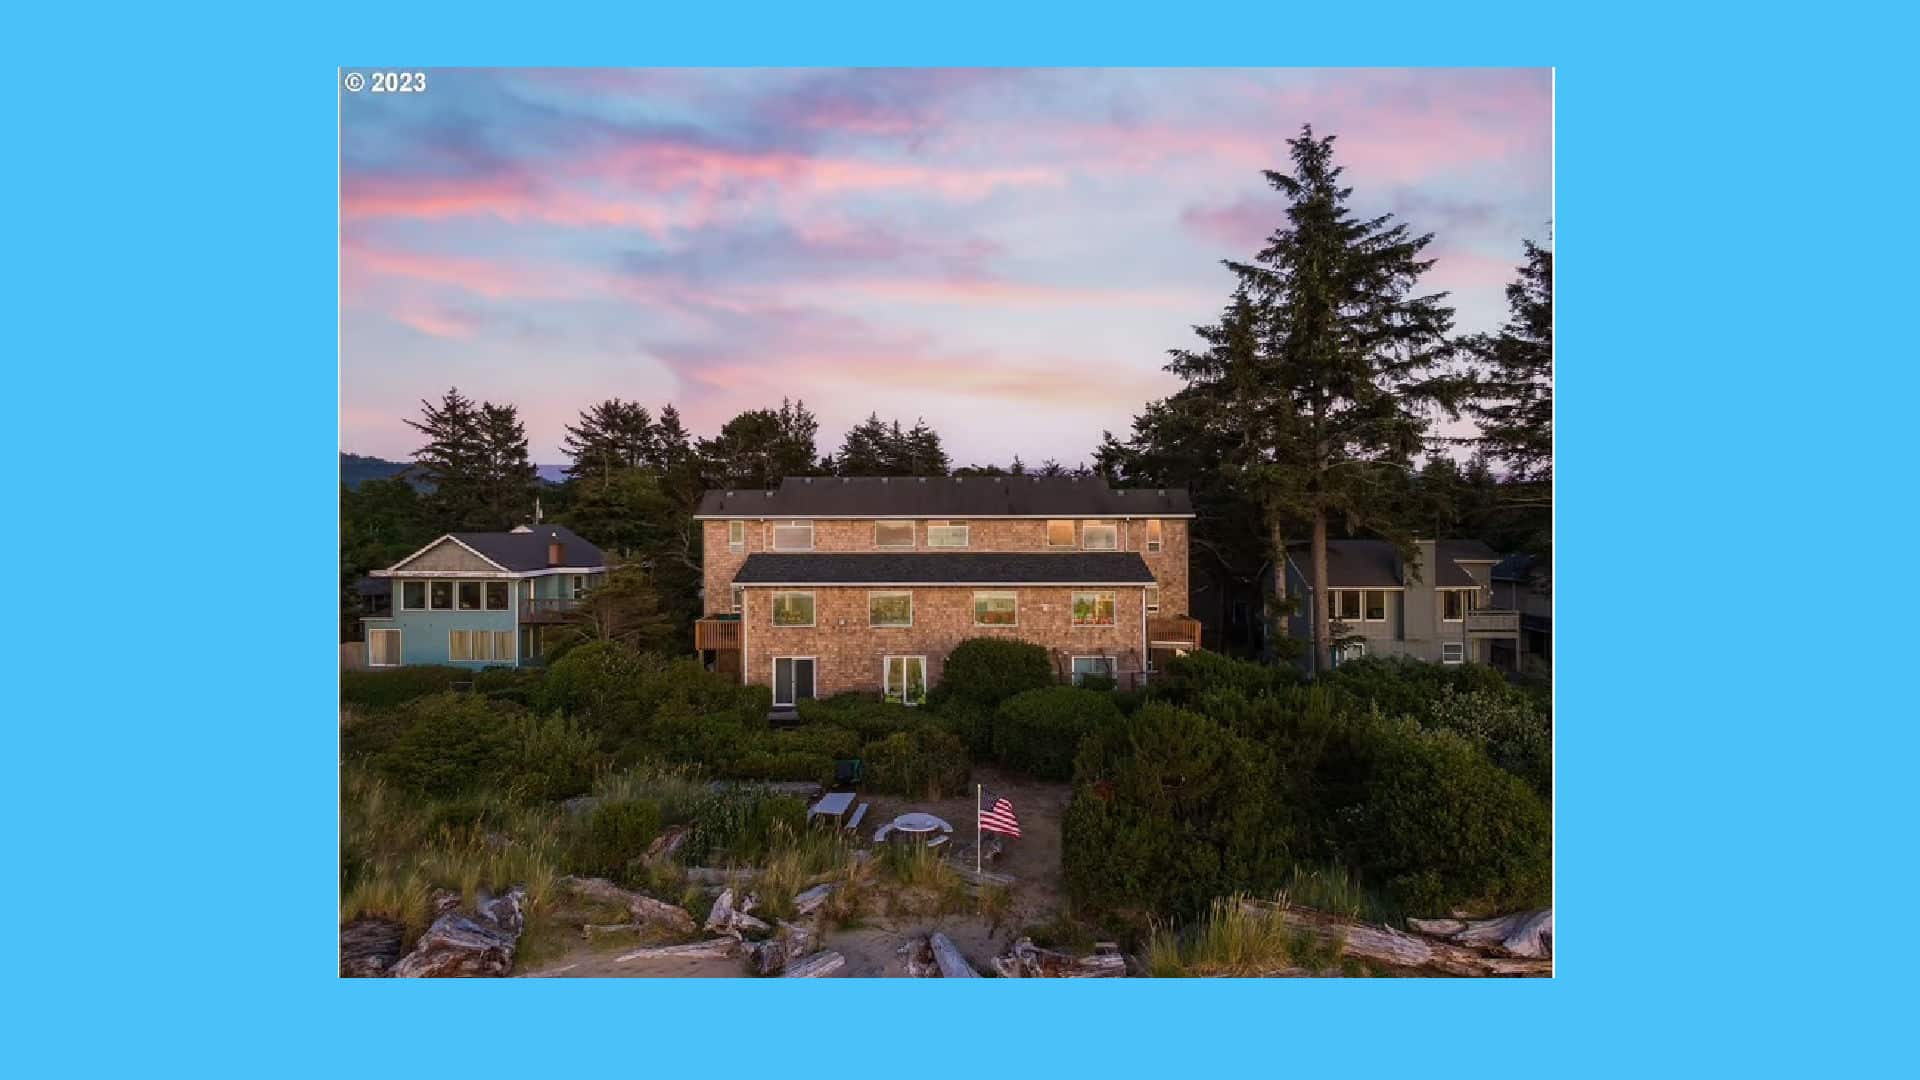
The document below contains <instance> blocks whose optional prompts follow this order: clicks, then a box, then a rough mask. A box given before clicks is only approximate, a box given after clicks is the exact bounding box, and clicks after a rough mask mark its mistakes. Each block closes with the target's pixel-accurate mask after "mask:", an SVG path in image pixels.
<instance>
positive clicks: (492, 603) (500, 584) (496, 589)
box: [486, 581, 513, 611]
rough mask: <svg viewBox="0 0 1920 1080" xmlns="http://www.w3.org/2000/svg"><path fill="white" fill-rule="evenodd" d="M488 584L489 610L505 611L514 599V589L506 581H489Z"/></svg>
mask: <svg viewBox="0 0 1920 1080" xmlns="http://www.w3.org/2000/svg"><path fill="white" fill-rule="evenodd" d="M486 584H487V610H488V611H505V610H507V607H508V604H509V601H511V600H512V599H513V588H512V586H511V585H509V584H508V583H507V582H504V581H489V582H487V583H486Z"/></svg>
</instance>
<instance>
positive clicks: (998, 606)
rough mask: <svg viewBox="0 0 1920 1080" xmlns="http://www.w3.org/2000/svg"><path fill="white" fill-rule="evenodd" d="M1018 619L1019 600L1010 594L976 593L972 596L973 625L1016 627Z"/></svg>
mask: <svg viewBox="0 0 1920 1080" xmlns="http://www.w3.org/2000/svg"><path fill="white" fill-rule="evenodd" d="M1019 619H1020V600H1019V598H1018V597H1017V596H1015V595H1014V594H1013V593H1010V592H977V593H974V594H973V624H974V625H975V626H1017V625H1019Z"/></svg>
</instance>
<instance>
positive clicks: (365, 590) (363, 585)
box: [353, 577, 393, 596]
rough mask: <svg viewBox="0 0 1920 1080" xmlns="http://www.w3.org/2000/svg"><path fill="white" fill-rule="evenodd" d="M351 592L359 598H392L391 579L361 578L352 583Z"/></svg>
mask: <svg viewBox="0 0 1920 1080" xmlns="http://www.w3.org/2000/svg"><path fill="white" fill-rule="evenodd" d="M353 591H354V592H355V593H358V594H359V595H361V596H392V595H393V579H392V578H383V577H363V578H361V579H360V580H359V581H356V582H354V583H353Z"/></svg>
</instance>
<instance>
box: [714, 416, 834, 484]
mask: <svg viewBox="0 0 1920 1080" xmlns="http://www.w3.org/2000/svg"><path fill="white" fill-rule="evenodd" d="M819 432H820V422H819V421H818V420H817V419H815V418H814V415H813V413H811V412H809V411H807V406H806V403H805V402H801V401H787V400H784V399H783V400H782V401H781V402H780V409H779V411H778V412H775V411H774V410H771V409H754V410H751V411H748V412H743V413H741V414H740V415H738V416H736V417H734V418H733V419H731V420H729V421H727V422H726V424H725V425H723V426H722V427H721V428H720V432H719V434H718V435H716V436H714V437H713V438H712V439H702V440H701V441H700V444H699V455H700V459H701V464H702V467H703V469H704V470H705V473H706V477H707V479H708V480H709V481H710V482H711V483H713V484H714V485H716V486H719V487H726V488H756V487H757V488H773V487H778V486H779V485H780V480H781V478H782V477H786V476H815V475H818V474H819V473H820V472H821V471H822V470H821V468H820V464H819V461H818V459H817V457H816V452H815V450H814V438H815V436H817V435H818V434H819Z"/></svg>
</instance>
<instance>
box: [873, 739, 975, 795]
mask: <svg viewBox="0 0 1920 1080" xmlns="http://www.w3.org/2000/svg"><path fill="white" fill-rule="evenodd" d="M860 756H861V758H862V759H863V760H864V761H865V762H866V786H867V787H868V788H870V789H872V790H874V791H882V792H889V793H892V794H895V795H907V796H911V797H913V798H927V799H940V798H945V797H946V796H948V795H957V794H959V793H960V792H962V791H965V790H966V788H967V775H968V773H967V768H968V765H967V748H966V746H965V745H964V744H963V743H961V741H960V740H959V738H957V737H956V736H954V735H952V734H950V733H948V732H945V731H938V730H932V729H922V730H919V731H899V732H895V733H894V734H892V735H889V736H887V737H886V738H884V739H879V740H877V741H875V742H870V743H868V744H867V745H866V747H865V748H864V749H862V750H861V751H860Z"/></svg>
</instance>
